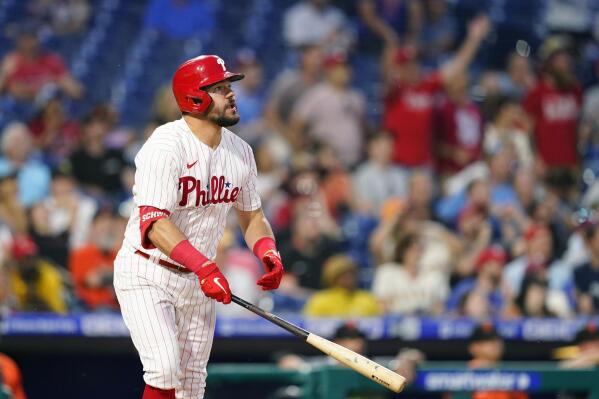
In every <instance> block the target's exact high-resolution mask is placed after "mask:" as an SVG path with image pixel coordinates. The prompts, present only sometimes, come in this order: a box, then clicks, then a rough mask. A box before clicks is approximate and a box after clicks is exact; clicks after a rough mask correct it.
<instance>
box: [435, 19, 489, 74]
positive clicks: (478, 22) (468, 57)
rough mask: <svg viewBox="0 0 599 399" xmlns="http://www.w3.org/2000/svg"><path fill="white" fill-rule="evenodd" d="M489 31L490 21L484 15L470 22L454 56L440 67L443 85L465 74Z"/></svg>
mask: <svg viewBox="0 0 599 399" xmlns="http://www.w3.org/2000/svg"><path fill="white" fill-rule="evenodd" d="M490 30H491V21H490V20H489V18H488V17H487V16H486V15H481V16H479V17H477V18H475V19H473V20H472V21H471V22H470V24H469V25H468V35H467V36H466V39H465V40H464V42H463V43H462V45H461V46H460V48H459V49H458V51H457V53H456V55H455V56H454V57H453V58H451V59H450V60H449V61H447V62H446V63H445V64H443V66H442V67H441V71H440V72H441V79H442V80H443V82H444V83H447V82H449V81H451V80H452V79H454V78H455V77H456V76H458V75H460V74H462V73H464V72H465V70H466V69H467V68H468V66H469V65H470V63H471V62H472V59H473V58H474V56H475V55H476V52H477V51H478V48H479V47H480V44H481V43H482V41H483V40H484V39H485V37H487V35H488V34H489V31H490Z"/></svg>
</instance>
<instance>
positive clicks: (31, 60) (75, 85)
mask: <svg viewBox="0 0 599 399" xmlns="http://www.w3.org/2000/svg"><path fill="white" fill-rule="evenodd" d="M47 85H56V86H57V87H58V88H59V89H60V90H61V91H62V92H64V93H65V94H66V95H68V96H69V97H72V98H80V97H81V96H82V95H83V87H82V86H81V84H80V83H79V82H78V81H77V80H75V79H74V78H73V77H72V76H71V74H70V73H69V71H68V69H67V67H66V65H65V64H64V62H63V60H62V58H60V56H59V55H57V54H54V53H51V52H47V51H44V50H43V49H42V48H41V45H40V42H39V40H38V38H37V35H36V34H35V33H34V32H33V31H32V30H30V29H27V30H23V31H22V32H21V33H20V34H19V36H18V37H17V41H16V49H15V50H14V51H12V52H10V53H8V54H7V55H6V56H5V57H4V59H3V60H2V64H1V65H0V92H1V91H6V92H7V93H8V94H10V95H11V96H12V97H14V98H16V99H18V100H25V101H32V100H34V99H35V97H36V96H37V95H38V93H39V92H40V91H41V90H42V88H44V87H45V86H47Z"/></svg>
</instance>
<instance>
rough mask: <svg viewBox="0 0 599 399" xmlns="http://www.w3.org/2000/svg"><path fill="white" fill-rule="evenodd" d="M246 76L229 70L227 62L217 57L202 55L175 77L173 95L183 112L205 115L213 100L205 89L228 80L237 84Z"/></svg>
mask: <svg viewBox="0 0 599 399" xmlns="http://www.w3.org/2000/svg"><path fill="white" fill-rule="evenodd" d="M243 78H244V75H243V74H241V73H233V72H230V71H229V70H227V66H226V65H225V61H224V60H223V59H222V58H220V57H219V56H216V55H201V56H199V57H196V58H192V59H190V60H187V61H185V62H184V63H183V64H181V65H180V66H179V68H177V70H176V71H175V75H174V76H173V85H172V86H173V94H174V95H175V100H176V101H177V105H178V106H179V109H180V110H181V112H186V113H189V114H192V115H193V114H196V115H197V114H199V115H203V114H205V113H207V112H208V111H209V110H210V106H211V105H212V98H211V97H210V94H208V93H207V92H206V91H205V90H204V88H206V87H208V86H212V85H213V84H216V83H219V82H222V81H224V80H228V81H230V82H235V81H236V80H241V79H243Z"/></svg>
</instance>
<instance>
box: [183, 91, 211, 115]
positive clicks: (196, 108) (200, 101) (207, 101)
mask: <svg viewBox="0 0 599 399" xmlns="http://www.w3.org/2000/svg"><path fill="white" fill-rule="evenodd" d="M187 101H189V103H190V108H191V109H192V110H193V113H199V114H205V113H207V112H208V110H209V109H210V107H211V106H212V97H210V94H208V93H206V92H205V91H204V90H198V91H196V92H195V93H193V95H188V96H187Z"/></svg>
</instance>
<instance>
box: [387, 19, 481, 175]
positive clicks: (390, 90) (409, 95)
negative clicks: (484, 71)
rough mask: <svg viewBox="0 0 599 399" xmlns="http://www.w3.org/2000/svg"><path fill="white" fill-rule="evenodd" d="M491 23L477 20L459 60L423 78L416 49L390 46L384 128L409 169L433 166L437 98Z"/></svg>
mask: <svg viewBox="0 0 599 399" xmlns="http://www.w3.org/2000/svg"><path fill="white" fill-rule="evenodd" d="M490 29H491V24H490V22H489V19H488V18H487V17H486V16H481V17H478V18H476V19H474V20H473V21H472V22H471V23H470V25H469V27H468V36H467V37H466V40H465V41H464V43H463V44H462V46H461V47H460V48H459V50H458V52H457V54H456V55H455V57H453V58H452V59H450V60H449V61H448V62H446V63H445V64H443V66H442V67H441V69H440V70H438V71H435V72H433V73H431V74H429V75H426V76H423V75H422V73H421V70H420V64H419V62H418V60H417V58H416V52H415V50H414V49H412V48H409V47H404V48H401V49H399V50H398V49H397V48H394V46H393V44H392V43H390V44H389V45H388V46H387V50H386V54H385V57H384V60H383V63H384V64H383V74H384V80H385V82H386V83H385V84H386V96H385V111H384V115H383V128H384V129H385V130H387V131H389V132H390V133H391V134H392V135H393V136H394V137H395V143H394V157H393V158H394V160H395V162H397V163H399V164H401V165H403V166H406V167H421V166H431V163H432V143H433V106H434V96H435V94H437V93H439V92H441V91H442V89H443V84H444V83H446V82H449V81H451V80H453V79H454V78H455V77H456V76H458V75H459V74H462V73H464V71H465V70H466V68H467V67H468V65H469V64H470V62H471V61H472V59H473V57H474V55H475V54H476V51H477V50H478V48H479V46H480V43H481V42H482V41H483V39H484V38H485V37H486V36H487V34H488V32H489V30H490Z"/></svg>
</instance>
